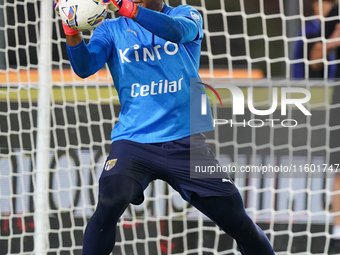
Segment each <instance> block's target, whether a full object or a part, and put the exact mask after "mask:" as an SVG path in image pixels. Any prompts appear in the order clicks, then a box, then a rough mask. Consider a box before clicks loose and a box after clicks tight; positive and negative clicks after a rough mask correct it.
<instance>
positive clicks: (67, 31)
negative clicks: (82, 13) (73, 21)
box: [53, 0, 79, 35]
mask: <svg viewBox="0 0 340 255" xmlns="http://www.w3.org/2000/svg"><path fill="white" fill-rule="evenodd" d="M59 1H60V0H57V2H55V3H54V5H53V9H54V10H55V11H56V12H57V13H58V15H59ZM62 24H63V29H64V33H65V35H76V34H78V33H79V31H76V30H74V29H72V28H70V27H69V26H67V25H66V24H64V22H62Z"/></svg>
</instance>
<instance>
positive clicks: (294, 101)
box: [200, 83, 312, 127]
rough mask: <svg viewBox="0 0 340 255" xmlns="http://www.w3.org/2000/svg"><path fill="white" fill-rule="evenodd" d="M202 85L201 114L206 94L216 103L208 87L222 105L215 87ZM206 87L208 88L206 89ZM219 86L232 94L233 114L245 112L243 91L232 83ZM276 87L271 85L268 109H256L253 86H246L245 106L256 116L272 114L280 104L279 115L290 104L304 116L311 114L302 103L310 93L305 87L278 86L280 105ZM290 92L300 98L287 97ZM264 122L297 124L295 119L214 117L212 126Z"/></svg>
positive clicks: (259, 125)
mask: <svg viewBox="0 0 340 255" xmlns="http://www.w3.org/2000/svg"><path fill="white" fill-rule="evenodd" d="M201 84H202V85H204V87H205V88H200V89H202V90H203V91H205V92H206V94H202V96H201V114H202V115H206V114H207V95H209V96H210V97H211V98H212V100H213V101H214V103H215V105H217V103H216V100H215V98H214V96H213V94H212V93H211V92H210V91H209V90H208V89H210V90H211V91H213V92H214V93H215V95H216V96H217V98H218V99H219V101H220V104H221V106H222V100H221V97H220V95H219V94H218V93H217V91H216V90H215V88H214V87H213V86H211V85H208V84H205V83H201ZM207 88H208V89H207ZM219 88H225V89H228V90H229V91H230V93H231V96H232V114H233V115H244V114H245V101H246V100H245V96H244V94H243V91H242V90H241V89H240V88H239V87H237V86H235V85H234V84H230V83H228V84H224V85H223V86H221V85H220V86H219ZM278 89H279V88H278V87H272V95H271V96H272V97H271V98H272V102H271V106H270V108H269V109H256V108H255V106H254V87H247V93H248V97H247V107H248V110H249V111H250V112H251V113H252V114H254V115H258V116H268V115H271V114H273V113H274V112H275V111H276V110H277V108H278V107H279V106H280V108H281V116H286V115H287V106H288V105H292V106H295V107H296V108H297V109H299V110H300V111H301V112H302V113H303V114H304V115H305V116H310V115H312V114H311V113H310V111H308V109H307V108H306V107H305V106H304V105H303V104H305V103H308V102H309V100H310V99H311V93H310V91H309V90H307V89H305V88H297V87H287V88H280V89H281V91H280V92H281V96H280V105H279V100H278V98H279V91H278ZM291 93H294V94H301V95H302V96H303V97H302V98H289V95H290V94H291ZM265 122H269V123H270V124H271V126H272V127H273V126H274V124H275V123H277V122H279V123H281V125H282V126H283V127H295V126H297V125H298V122H297V120H295V119H283V120H280V119H265V120H262V119H251V120H245V119H244V120H243V121H242V122H235V121H233V120H232V119H230V120H227V119H214V120H213V123H214V126H216V125H226V124H229V125H230V126H233V125H242V126H244V127H246V126H249V127H262V126H264V124H265Z"/></svg>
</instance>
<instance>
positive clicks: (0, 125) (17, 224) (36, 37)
mask: <svg viewBox="0 0 340 255" xmlns="http://www.w3.org/2000/svg"><path fill="white" fill-rule="evenodd" d="M45 1H47V0H45ZM166 2H167V3H169V4H170V5H172V6H176V5H178V4H190V5H192V6H194V7H195V8H197V9H198V10H199V11H200V12H201V14H202V16H203V19H204V32H205V37H204V40H203V43H202V57H201V70H200V74H201V77H202V78H203V80H204V81H206V82H207V83H209V82H213V81H212V80H210V78H217V77H220V78H221V77H224V78H256V79H260V80H262V79H263V80H264V78H285V79H287V78H291V77H292V75H291V70H292V69H291V66H292V64H293V63H297V62H305V63H308V60H307V59H306V58H303V59H299V60H293V57H292V56H293V49H294V45H295V43H296V41H298V40H301V39H303V40H305V41H306V42H307V41H308V40H307V39H306V38H304V34H303V35H302V36H301V37H299V36H297V34H298V32H299V30H300V29H301V27H303V26H304V24H305V22H306V21H308V20H310V19H312V18H313V17H310V16H306V15H305V11H304V7H306V1H302V0H257V1H254V0H234V1H227V0H225V1H222V0H219V1H217V0H215V1H207V0H206V1H204V0H187V1H186V0H169V1H166ZM52 4H53V3H52V1H50V8H52ZM41 6H43V3H42V1H36V0H16V1H14V0H0V215H1V216H0V254H33V253H37V251H36V250H35V249H36V247H37V245H36V243H34V239H35V237H36V233H35V232H36V231H38V230H39V229H38V228H36V227H35V226H36V220H37V219H35V220H34V216H35V213H36V211H37V208H36V205H35V203H37V201H35V199H34V197H35V196H36V191H37V188H38V185H39V184H38V183H37V181H36V174H37V173H38V170H37V162H36V158H37V153H38V152H39V148H38V147H37V142H36V140H37V136H38V135H39V132H38V125H37V119H38V117H39V107H38V88H39V78H40V79H41V77H40V76H38V67H39V65H38V64H39V49H40V46H41V42H42V40H41V39H40V38H43V36H44V35H43V34H41V33H40V30H39V25H40V21H41V14H40V11H44V10H40V7H41ZM321 19H322V18H321ZM322 20H323V19H322ZM52 25H53V38H52V41H51V43H52V53H51V54H52V63H50V65H51V69H52V71H51V79H52V81H53V87H52V88H51V91H50V97H51V102H50V107H51V108H50V125H47V126H46V129H48V130H49V131H50V132H49V133H50V139H49V140H50V143H49V149H48V153H47V155H48V156H47V157H48V165H49V167H48V169H46V170H47V172H48V183H47V188H48V192H46V197H47V211H46V212H45V215H46V216H47V217H48V224H47V225H46V226H44V228H43V232H42V233H43V234H44V235H45V237H46V242H47V245H46V247H45V248H44V250H43V254H63V255H64V254H65V255H66V254H80V253H81V247H82V237H83V231H84V228H85V225H86V222H87V221H88V219H89V217H90V216H91V215H92V213H93V211H94V209H95V204H96V201H97V188H98V183H97V180H98V177H99V174H100V172H101V170H102V167H103V163H104V161H105V158H106V155H107V154H108V152H109V147H110V132H111V129H112V126H113V125H114V123H115V122H117V121H118V119H117V116H118V113H119V111H120V105H119V102H118V97H117V93H116V91H115V89H114V87H113V86H112V81H111V78H110V74H109V72H108V70H107V69H105V68H104V69H103V70H100V71H99V72H98V73H97V74H95V75H93V76H92V77H90V78H88V79H86V80H81V79H79V78H77V77H76V75H75V74H74V73H73V72H72V71H71V69H70V64H69V61H68V58H67V54H66V50H65V43H66V42H65V38H64V35H63V32H62V30H61V27H60V20H58V19H57V18H56V17H55V18H53V24H52ZM322 34H323V32H322ZM89 36H90V35H89V34H86V35H85V37H86V39H89ZM319 39H320V38H319ZM321 40H323V39H321ZM312 41H313V40H311V42H312ZM306 47H307V46H306ZM335 62H336V61H335ZM325 64H326V65H327V62H325ZM214 81H215V80H214ZM270 84H272V83H270ZM325 84H326V85H327V86H326V88H325V87H324V86H325ZM332 84H333V83H328V82H324V83H320V84H315V83H312V84H308V85H306V84H301V86H300V87H304V88H307V89H308V90H310V91H311V95H312V98H311V100H310V101H309V103H308V104H307V106H306V107H307V108H308V110H309V111H311V112H312V116H304V115H303V114H301V111H299V110H297V109H296V108H292V107H291V108H288V111H287V112H288V114H287V116H286V117H285V118H284V119H291V120H292V119H293V120H296V121H297V122H298V123H299V125H298V126H297V127H296V128H294V129H291V128H286V127H284V125H282V121H284V119H282V118H281V117H282V116H279V113H278V112H279V110H278V111H275V112H274V113H272V114H271V115H269V117H268V119H269V118H270V119H279V120H280V121H277V122H275V123H274V124H273V125H271V124H272V122H269V121H266V120H265V119H263V118H262V120H263V121H264V125H263V127H260V128H252V127H251V126H249V122H248V121H249V120H255V119H261V118H258V116H255V115H254V114H253V113H251V112H249V111H246V113H245V115H244V116H242V117H240V118H236V117H235V116H232V114H231V108H230V106H231V102H232V100H231V96H230V94H227V93H226V94H224V92H223V91H222V90H220V91H219V92H221V97H222V98H223V104H224V105H226V106H227V107H216V106H215V105H214V104H212V106H213V115H214V117H215V118H218V119H228V120H229V119H231V120H233V121H234V122H238V123H240V124H236V125H233V126H230V125H223V126H222V125H219V126H217V128H216V130H215V131H214V132H213V133H211V134H208V135H207V137H208V142H209V143H210V144H211V147H212V148H213V149H214V151H215V152H216V155H217V156H218V158H219V159H220V162H221V163H222V165H225V166H237V169H240V168H241V167H242V166H248V167H251V166H257V167H258V166H269V165H270V166H272V167H274V166H280V165H283V166H290V165H294V166H296V169H297V170H300V169H301V168H302V169H303V171H304V172H308V171H306V169H307V168H308V169H310V171H309V172H311V171H312V170H313V169H316V170H315V171H318V169H320V171H321V172H322V173H324V175H323V176H322V177H319V178H305V177H307V175H308V173H307V174H306V175H304V176H303V177H304V178H292V177H294V176H291V178H280V174H277V175H276V176H275V178H259V177H258V176H257V177H256V178H255V177H254V176H253V175H252V173H240V172H238V173H234V174H233V178H234V180H235V183H236V184H237V185H238V187H239V188H240V191H241V194H242V195H243V198H244V202H245V205H246V209H247V211H248V212H249V214H250V216H251V217H252V218H253V219H254V221H256V222H257V223H258V224H259V225H260V226H261V227H262V228H263V229H264V231H265V233H266V234H267V235H268V237H269V238H270V241H271V243H272V244H273V245H274V248H275V250H276V251H277V254H324V253H326V252H327V249H328V244H329V238H330V237H331V233H332V231H331V229H332V222H333V213H332V212H331V211H330V210H329V208H330V205H331V201H332V195H333V194H332V182H333V179H332V178H328V177H333V176H334V171H328V167H329V165H327V166H325V164H329V158H330V152H333V151H336V150H337V149H336V148H330V142H329V138H330V134H329V132H330V131H331V130H335V129H337V127H336V126H335V127H333V126H332V127H330V126H329V120H330V118H331V117H330V108H332V107H333V106H331V105H330V101H331V97H332V92H333V89H332V87H333V85H332ZM298 85H299V84H298ZM242 86H243V87H244V88H243V91H245V88H246V87H247V86H248V83H247V82H245V83H244V84H243V85H241V87H242ZM270 86H271V85H270ZM281 86H282V85H281ZM271 93H272V87H270V88H263V87H258V88H256V89H255V90H254V100H255V102H256V103H255V107H256V108H261V107H262V108H264V109H268V105H270V100H271V99H272V98H271ZM244 120H245V121H244ZM254 122H255V121H254ZM254 122H251V125H255V123H254ZM243 123H246V124H243ZM290 123H291V121H287V122H284V124H286V125H289V124H290ZM244 126H246V127H244ZM40 150H41V149H40ZM300 166H301V167H300ZM325 167H327V169H326V170H327V171H324V169H325ZM332 172H333V173H332ZM300 177H301V176H300ZM145 197H146V199H145V201H144V203H143V204H142V205H140V206H131V207H129V208H128V210H127V211H126V212H125V213H124V215H123V217H122V218H121V220H120V222H119V224H118V231H117V242H116V247H115V249H114V251H113V253H114V254H124V255H125V254H126V255H127V254H150V255H151V254H205V255H208V254H237V252H238V251H237V248H236V244H235V242H234V241H233V240H232V239H231V238H230V237H228V236H227V235H226V234H224V233H223V232H222V231H220V230H219V228H217V227H216V226H215V225H214V224H213V223H212V222H211V221H209V220H208V219H207V218H205V217H204V216H203V215H201V214H200V213H198V212H197V211H196V210H195V209H194V208H192V207H191V206H190V205H188V204H187V203H185V202H183V200H182V199H181V198H180V196H179V195H178V194H177V193H176V192H175V191H173V190H172V189H171V188H170V187H169V186H168V185H167V184H165V183H163V182H161V181H156V182H154V183H152V184H150V185H149V187H148V188H147V190H146V191H145ZM226 220H229V219H226ZM39 231H41V230H39ZM36 242H37V240H36Z"/></svg>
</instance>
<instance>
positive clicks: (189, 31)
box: [135, 6, 203, 43]
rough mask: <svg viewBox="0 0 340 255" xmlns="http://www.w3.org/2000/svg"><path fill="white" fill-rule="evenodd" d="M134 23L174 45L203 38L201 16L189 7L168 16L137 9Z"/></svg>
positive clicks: (178, 9)
mask: <svg viewBox="0 0 340 255" xmlns="http://www.w3.org/2000/svg"><path fill="white" fill-rule="evenodd" d="M135 21H136V22H137V23H139V24H140V25H141V26H143V27H144V28H145V29H147V30H149V31H150V32H151V33H153V34H155V35H157V36H159V37H161V38H163V39H165V40H169V41H172V42H175V43H189V42H192V41H194V40H196V39H202V38H203V29H202V18H201V15H200V14H199V12H197V11H196V10H195V9H194V8H192V7H190V6H185V7H184V8H183V7H182V8H181V7H177V8H175V9H174V10H173V11H170V13H169V14H164V13H161V12H156V11H153V10H149V9H146V8H143V7H139V11H138V14H137V17H136V19H135Z"/></svg>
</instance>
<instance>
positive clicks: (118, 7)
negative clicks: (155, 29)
mask: <svg viewBox="0 0 340 255" xmlns="http://www.w3.org/2000/svg"><path fill="white" fill-rule="evenodd" d="M102 2H103V4H108V5H109V9H110V10H111V11H114V12H118V13H119V14H120V15H122V16H125V17H128V18H132V17H133V15H135V13H136V11H137V5H136V4H135V3H133V2H132V1H130V0H102Z"/></svg>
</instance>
